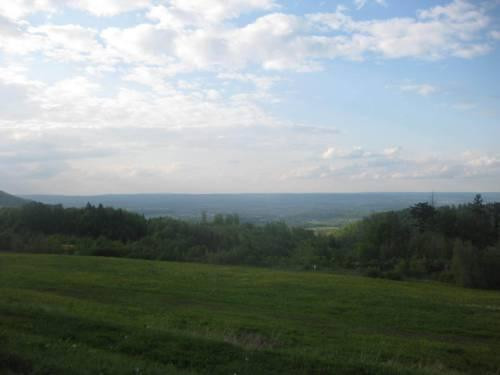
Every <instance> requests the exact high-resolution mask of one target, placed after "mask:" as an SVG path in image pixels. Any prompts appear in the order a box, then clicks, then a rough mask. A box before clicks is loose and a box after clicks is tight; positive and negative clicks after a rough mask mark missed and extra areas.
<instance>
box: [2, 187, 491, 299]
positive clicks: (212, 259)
mask: <svg viewBox="0 0 500 375" xmlns="http://www.w3.org/2000/svg"><path fill="white" fill-rule="evenodd" d="M499 227H500V203H489V204H485V203H484V202H483V200H482V198H481V196H479V195H478V196H476V198H475V199H474V201H473V202H471V203H469V204H464V205H459V206H444V207H434V206H433V205H432V204H429V203H419V204H416V205H414V206H412V207H410V208H408V209H405V210H401V211H391V212H384V213H377V214H372V215H370V216H368V217H366V218H365V219H363V220H361V221H359V222H356V223H353V224H350V225H347V226H345V227H344V228H342V229H341V230H339V231H337V232H336V233H335V234H334V235H329V236H326V235H316V234H315V233H314V232H313V231H310V230H306V229H304V228H300V227H290V226H288V225H286V224H285V223H283V222H271V223H267V224H264V225H255V224H250V223H242V222H241V221H240V219H239V217H238V215H236V214H234V215H221V214H218V215H215V216H214V217H213V218H211V219H208V218H207V215H206V214H202V216H201V218H200V220H199V221H196V222H195V221H183V220H178V219H174V218H168V217H163V218H153V219H146V218H144V217H143V216H141V215H138V214H135V213H131V212H127V211H124V210H120V209H114V208H109V207H103V206H102V205H99V206H92V205H90V204H88V205H87V206H86V207H84V208H63V207H62V206H49V205H44V204H40V203H30V204H27V205H25V206H23V207H21V208H4V209H1V210H0V250H6V251H19V252H22V251H25V252H53V253H67V254H82V255H101V256H117V257H130V258H142V259H154V260H170V261H194V262H205V263H216V264H234V265H252V266H266V267H286V268H296V269H322V270H334V269H343V270H351V271H352V272H359V273H363V274H365V275H368V276H372V277H385V278H391V279H405V278H427V279H435V280H440V281H445V282H453V283H456V284H458V285H461V286H465V287H478V288H497V289H500V228H499Z"/></svg>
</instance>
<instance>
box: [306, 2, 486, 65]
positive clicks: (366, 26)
mask: <svg viewBox="0 0 500 375" xmlns="http://www.w3.org/2000/svg"><path fill="white" fill-rule="evenodd" d="M309 18H310V20H311V21H312V22H314V23H316V24H317V25H318V26H320V27H328V28H330V29H331V30H343V31H346V32H347V33H348V35H349V36H343V37H336V38H333V39H332V38H330V39H329V40H328V43H327V44H329V45H330V48H331V49H330V54H331V55H332V56H335V55H339V54H340V55H344V56H351V57H353V58H356V57H358V58H360V57H362V56H363V55H365V54H367V53H375V54H380V55H382V56H384V57H386V58H403V57H415V58H422V59H439V58H444V57H449V56H455V57H462V58H471V57H474V56H477V55H481V54H485V53H487V52H488V51H489V50H490V48H491V47H490V46H489V45H488V44H486V42H484V41H482V38H481V34H480V32H481V31H483V30H485V29H486V28H487V27H488V25H489V23H490V18H489V17H488V16H487V15H486V13H485V10H483V9H482V8H481V7H480V6H478V5H474V4H472V3H469V2H466V1H463V0H455V1H453V2H451V3H449V4H448V5H446V6H437V7H433V8H430V9H428V10H424V11H420V12H419V13H418V15H417V17H416V18H390V19H386V20H371V21H355V20H353V19H352V18H351V17H349V16H346V15H345V13H344V12H343V11H342V10H337V12H335V13H319V14H315V15H310V16H309Z"/></svg>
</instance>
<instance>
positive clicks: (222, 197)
mask: <svg viewBox="0 0 500 375" xmlns="http://www.w3.org/2000/svg"><path fill="white" fill-rule="evenodd" d="M474 195H475V194H474V193H435V194H434V201H435V203H436V205H438V206H444V205H457V204H462V203H467V202H472V200H473V199H474ZM23 198H26V199H31V200H35V201H37V202H42V203H45V204H62V205H63V206H65V207H84V206H85V205H86V204H87V202H89V203H91V204H93V205H98V204H100V203H102V204H103V205H104V206H111V207H114V208H123V209H126V210H129V211H133V212H137V213H140V214H144V215H145V216H146V217H156V216H172V217H176V218H179V219H187V220H191V219H195V220H196V219H199V218H200V217H201V214H202V212H205V213H206V214H207V216H208V217H209V218H210V217H213V215H214V214H217V213H221V214H233V213H237V214H239V216H240V218H241V219H242V220H243V221H244V222H253V223H265V222H270V221H276V220H283V221H285V222H286V223H288V224H290V225H308V226H316V225H332V226H337V225H341V224H343V223H346V222H350V221H352V220H358V219H361V218H362V217H364V216H367V215H369V214H370V213H372V212H379V211H389V210H401V209H404V208H407V207H409V206H411V205H413V204H415V203H418V202H426V201H430V200H431V199H432V193H430V192H429V193H359V194H342V193H338V194H122V195H96V196H62V195H27V196H23ZM483 198H484V200H485V202H500V193H483Z"/></svg>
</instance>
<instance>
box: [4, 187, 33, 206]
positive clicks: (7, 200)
mask: <svg viewBox="0 0 500 375" xmlns="http://www.w3.org/2000/svg"><path fill="white" fill-rule="evenodd" d="M27 202H28V201H27V200H26V199H23V198H19V197H16V196H14V195H10V194H7V193H6V192H4V191H1V190H0V207H20V206H22V205H24V204H26V203H27Z"/></svg>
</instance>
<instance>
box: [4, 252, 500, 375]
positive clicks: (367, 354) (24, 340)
mask: <svg viewBox="0 0 500 375" xmlns="http://www.w3.org/2000/svg"><path fill="white" fill-rule="evenodd" d="M499 312H500V293H499V292H491V291H479V290H470V289H460V288H455V287H452V286H449V285H444V284H439V283H433V282H426V283H424V282H395V281H388V280H379V279H368V278H362V277H355V276H346V275H333V274H325V273H319V272H318V273H312V272H311V273H292V272H277V271H273V270H265V269H257V268H244V267H221V266H210V265H200V264H181V263H167V262H154V261H142V260H124V259H110V258H87V257H78V256H54V255H15V254H0V373H10V374H21V373H22V374H28V373H40V374H41V373H43V374H49V373H50V374H67V373H72V374H99V373H102V374H118V373H119V374H253V375H255V374H285V373H286V374H333V373H334V374H384V375H385V374H436V375H437V374H440V375H443V374H455V375H456V374H497V373H499V371H500V357H499V356H498V353H499V352H500V313H499Z"/></svg>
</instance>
